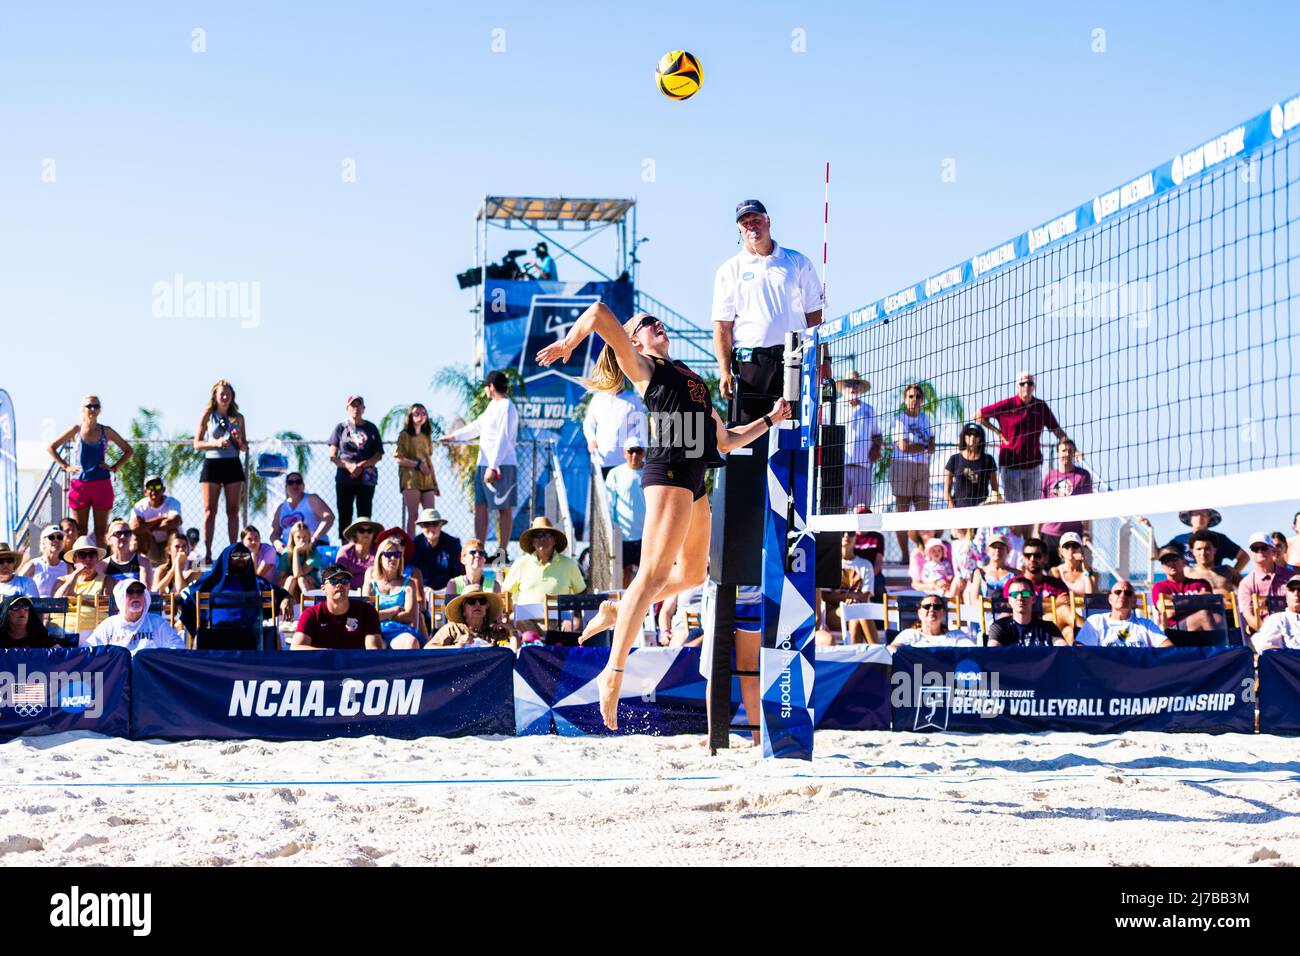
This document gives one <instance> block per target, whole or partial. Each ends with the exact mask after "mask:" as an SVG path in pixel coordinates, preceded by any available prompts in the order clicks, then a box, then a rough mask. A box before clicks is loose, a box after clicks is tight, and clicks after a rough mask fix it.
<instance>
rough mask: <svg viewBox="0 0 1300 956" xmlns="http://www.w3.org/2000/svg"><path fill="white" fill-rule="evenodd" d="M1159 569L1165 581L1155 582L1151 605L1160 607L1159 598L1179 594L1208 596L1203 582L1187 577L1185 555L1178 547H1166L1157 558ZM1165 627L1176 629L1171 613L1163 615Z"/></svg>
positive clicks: (1206, 585)
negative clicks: (1163, 574) (1163, 573)
mask: <svg viewBox="0 0 1300 956" xmlns="http://www.w3.org/2000/svg"><path fill="white" fill-rule="evenodd" d="M1157 560H1158V561H1159V562H1160V568H1161V570H1162V571H1164V572H1165V580H1163V581H1157V582H1156V583H1155V584H1154V585H1153V586H1152V588H1151V603H1152V604H1154V605H1155V606H1156V607H1157V608H1159V607H1160V604H1161V598H1163V597H1164V596H1165V595H1169V596H1170V597H1174V596H1177V595H1179V594H1209V593H1210V586H1209V585H1208V584H1206V583H1205V582H1204V581H1200V580H1197V579H1195V578H1189V577H1187V574H1186V571H1187V554H1186V553H1185V552H1184V551H1183V549H1182V548H1181V547H1179V546H1178V545H1173V544H1171V545H1166V546H1165V547H1163V548H1161V549H1160V554H1159V555H1158V556H1157ZM1164 625H1165V627H1167V628H1168V627H1178V626H1179V622H1178V620H1177V619H1176V618H1175V617H1174V615H1173V614H1172V613H1170V614H1167V615H1165V619H1164Z"/></svg>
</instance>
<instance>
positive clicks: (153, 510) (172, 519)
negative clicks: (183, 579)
mask: <svg viewBox="0 0 1300 956" xmlns="http://www.w3.org/2000/svg"><path fill="white" fill-rule="evenodd" d="M180 527H181V503H180V502H179V501H177V500H176V499H175V498H173V497H172V496H171V495H169V494H167V486H166V485H165V484H163V480H162V475H150V476H149V477H147V478H145V480H144V497H143V498H141V499H140V500H139V501H137V502H136V503H135V505H134V507H132V508H131V530H132V531H137V532H143V533H144V535H145V537H146V538H147V539H148V541H149V548H148V550H147V551H146V552H144V554H145V557H147V558H148V559H149V560H150V561H152V562H153V563H154V564H158V563H159V562H161V561H163V560H165V559H166V557H167V537H168V535H170V534H171V533H172V532H173V531H179V530H180Z"/></svg>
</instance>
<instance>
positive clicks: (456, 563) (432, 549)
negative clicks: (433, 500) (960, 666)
mask: <svg viewBox="0 0 1300 956" xmlns="http://www.w3.org/2000/svg"><path fill="white" fill-rule="evenodd" d="M446 523H447V519H446V518H444V517H443V516H442V515H441V514H439V513H438V511H437V509H436V508H424V509H423V510H421V511H420V513H419V514H418V515H416V516H415V528H416V531H417V532H418V533H417V534H416V536H415V547H414V551H413V554H412V557H411V565H412V567H414V568H416V569H418V570H419V572H420V575H421V576H422V578H423V579H424V586H425V587H427V588H432V589H433V590H435V591H441V590H442V589H444V588H445V587H446V586H447V582H448V581H450V580H451V579H452V578H454V577H456V576H457V575H461V574H464V573H465V565H464V564H463V563H462V562H461V558H460V552H461V546H460V539H459V538H457V537H455V536H454V535H450V534H447V532H446V531H444V530H443V525H445V524H446Z"/></svg>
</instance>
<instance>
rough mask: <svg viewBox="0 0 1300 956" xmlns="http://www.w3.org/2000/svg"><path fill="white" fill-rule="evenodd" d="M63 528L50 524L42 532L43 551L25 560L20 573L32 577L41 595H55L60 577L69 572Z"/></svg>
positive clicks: (19, 570)
mask: <svg viewBox="0 0 1300 956" xmlns="http://www.w3.org/2000/svg"><path fill="white" fill-rule="evenodd" d="M64 540H65V538H64V533H63V529H62V528H60V527H59V526H58V525H57V524H52V525H48V526H47V527H46V528H45V530H44V531H42V532H41V553H40V555H39V556H38V557H35V558H30V559H28V560H27V561H25V562H23V565H22V567H20V568H19V569H18V573H19V574H21V575H22V576H23V577H25V578H31V579H32V581H33V582H35V584H36V591H37V593H39V594H40V596H41V597H54V589H55V588H56V587H58V586H59V578H61V577H63V575H65V574H67V573H68V570H69V568H68V563H67V562H66V561H64V560H63V542H64Z"/></svg>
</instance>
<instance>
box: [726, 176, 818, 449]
mask: <svg viewBox="0 0 1300 956" xmlns="http://www.w3.org/2000/svg"><path fill="white" fill-rule="evenodd" d="M736 228H737V229H739V230H740V238H741V241H742V242H743V243H744V248H743V249H741V250H740V252H738V253H736V254H735V255H734V256H732V257H731V258H730V259H728V260H727V261H726V262H724V263H723V264H722V265H721V266H720V267H719V268H718V273H717V275H716V276H715V277H714V280H713V352H714V354H715V355H716V356H717V358H718V368H719V369H720V370H721V375H722V396H723V397H724V398H727V399H731V400H732V409H733V414H732V418H733V419H734V420H735V421H737V422H739V423H740V424H745V423H747V422H752V421H755V420H757V419H759V418H762V417H763V415H764V414H766V413H767V412H769V411H770V410H771V408H772V401H773V399H777V398H780V397H781V390H782V386H783V382H784V370H783V368H782V362H783V359H784V355H785V334H786V333H787V332H802V331H803V330H804V329H810V328H812V327H813V326H814V325H818V324H820V323H821V320H822V284H821V280H820V279H819V278H818V277H817V270H816V269H814V268H813V264H812V261H811V260H810V259H809V258H808V257H807V256H805V255H804V254H803V253H801V252H795V251H794V250H793V249H784V248H782V247H781V246H779V245H777V244H776V242H774V241H773V239H772V219H771V217H770V216H768V214H767V209H766V207H764V205H763V204H762V203H761V202H759V201H758V200H757V199H746V200H744V201H743V202H741V203H740V204H739V205H738V206H736ZM737 393H739V394H737Z"/></svg>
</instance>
